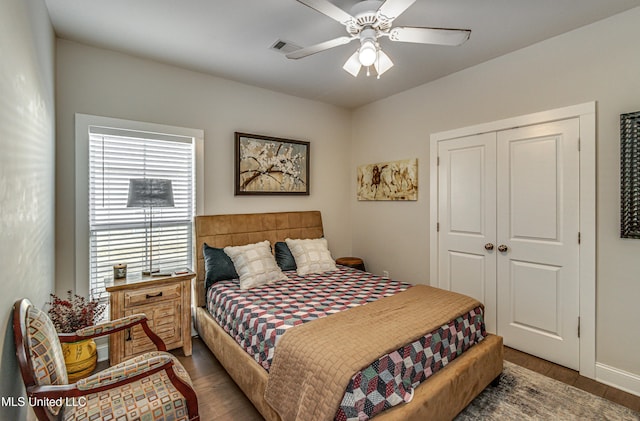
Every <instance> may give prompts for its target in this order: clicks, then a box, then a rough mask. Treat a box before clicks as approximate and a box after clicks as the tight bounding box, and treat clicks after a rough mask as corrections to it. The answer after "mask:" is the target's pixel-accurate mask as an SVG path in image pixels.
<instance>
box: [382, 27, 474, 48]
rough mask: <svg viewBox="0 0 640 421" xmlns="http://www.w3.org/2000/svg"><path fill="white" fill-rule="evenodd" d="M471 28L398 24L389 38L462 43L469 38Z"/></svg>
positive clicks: (445, 43)
mask: <svg viewBox="0 0 640 421" xmlns="http://www.w3.org/2000/svg"><path fill="white" fill-rule="evenodd" d="M470 35H471V30H469V29H441V28H414V27H410V26H398V27H396V28H393V29H391V31H389V39H390V40H391V41H399V42H416V43H419V44H437V45H460V44H462V43H464V42H465V41H466V40H468V39H469V36H470Z"/></svg>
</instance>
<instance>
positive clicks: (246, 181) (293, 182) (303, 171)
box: [235, 132, 310, 196]
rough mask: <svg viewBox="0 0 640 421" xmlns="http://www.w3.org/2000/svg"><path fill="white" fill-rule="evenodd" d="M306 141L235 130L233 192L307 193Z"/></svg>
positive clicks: (307, 144)
mask: <svg viewBox="0 0 640 421" xmlns="http://www.w3.org/2000/svg"><path fill="white" fill-rule="evenodd" d="M309 149H310V143H309V142H303V141H301V140H291V139H281V138H278V137H270V136H261V135H255V134H249V133H240V132H236V133H235V195H236V196H238V195H309V153H310V151H309Z"/></svg>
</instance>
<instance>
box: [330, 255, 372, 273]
mask: <svg viewBox="0 0 640 421" xmlns="http://www.w3.org/2000/svg"><path fill="white" fill-rule="evenodd" d="M336 263H337V264H339V265H343V266H349V267H350V268H354V269H358V270H362V271H364V270H366V269H365V268H364V262H363V261H362V259H361V258H359V257H338V258H337V259H336Z"/></svg>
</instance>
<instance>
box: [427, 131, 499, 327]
mask: <svg viewBox="0 0 640 421" xmlns="http://www.w3.org/2000/svg"><path fill="white" fill-rule="evenodd" d="M438 157H439V164H438V221H439V236H438V272H439V273H438V286H439V287H440V288H443V289H447V290H451V291H456V292H460V293H462V294H466V295H469V296H471V297H473V298H475V299H477V300H479V301H480V302H482V303H484V305H485V323H486V326H487V330H488V331H489V332H492V333H495V332H496V259H495V255H496V250H495V247H496V246H495V238H496V216H495V215H496V134H495V133H490V134H481V135H475V136H469V137H464V138H458V139H453V140H447V141H445V142H440V144H439V146H438Z"/></svg>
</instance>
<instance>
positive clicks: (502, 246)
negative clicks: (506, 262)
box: [498, 244, 509, 253]
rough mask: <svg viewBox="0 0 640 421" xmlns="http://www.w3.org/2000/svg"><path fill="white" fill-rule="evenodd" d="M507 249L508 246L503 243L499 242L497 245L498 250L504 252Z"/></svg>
mask: <svg viewBox="0 0 640 421" xmlns="http://www.w3.org/2000/svg"><path fill="white" fill-rule="evenodd" d="M507 250H509V247H507V246H505V245H504V244H500V245H499V246H498V251H499V252H502V253H504V252H505V251H507Z"/></svg>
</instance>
